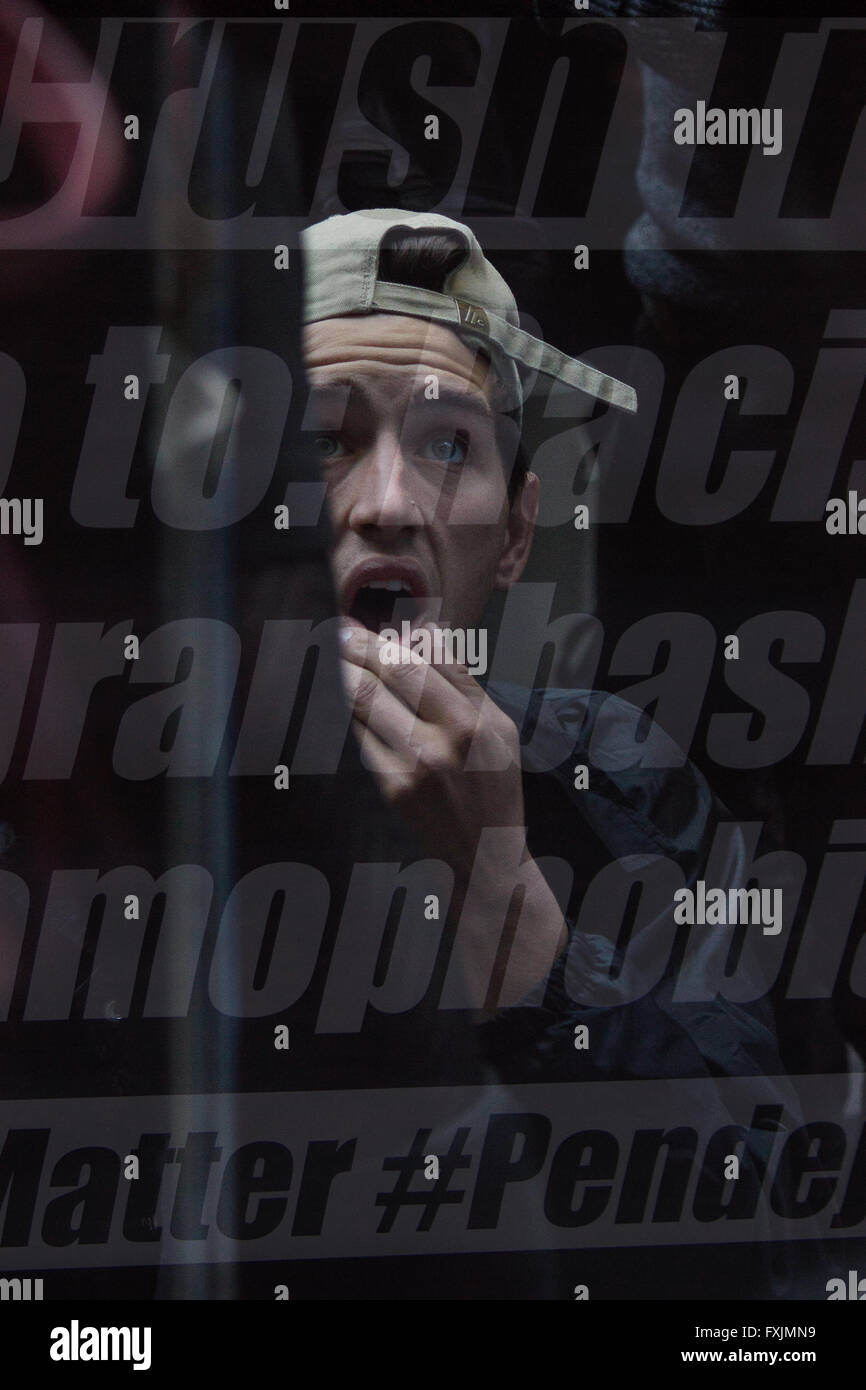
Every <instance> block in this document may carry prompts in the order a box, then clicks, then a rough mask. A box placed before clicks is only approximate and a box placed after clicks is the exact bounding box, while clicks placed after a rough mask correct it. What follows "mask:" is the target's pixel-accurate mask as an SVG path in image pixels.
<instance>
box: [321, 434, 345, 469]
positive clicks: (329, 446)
mask: <svg viewBox="0 0 866 1390" xmlns="http://www.w3.org/2000/svg"><path fill="white" fill-rule="evenodd" d="M314 447H315V450H316V453H317V454H318V456H319V460H320V462H322V463H329V462H330V461H331V459H336V458H340V457H341V456H342V454H344V453H345V450H344V448H343V442H342V440H341V439H340V436H339V435H338V434H317V435H316V436H315V440H314Z"/></svg>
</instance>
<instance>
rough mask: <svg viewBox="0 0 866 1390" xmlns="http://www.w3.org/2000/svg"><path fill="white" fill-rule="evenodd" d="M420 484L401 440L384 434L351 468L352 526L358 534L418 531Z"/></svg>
mask: <svg viewBox="0 0 866 1390" xmlns="http://www.w3.org/2000/svg"><path fill="white" fill-rule="evenodd" d="M417 485H418V480H417V478H415V477H413V474H412V470H411V468H410V467H407V464H406V460H405V459H404V457H403V452H402V449H401V447H400V440H399V438H398V437H397V436H396V435H393V434H390V433H385V432H382V433H381V434H379V435H377V436H376V439H375V440H374V441H373V443H372V444H371V446H370V448H369V449H368V450H367V452H366V453H365V455H364V457H363V458H362V459H359V460H358V461H357V462H356V463H355V465H354V467H353V469H352V487H353V495H352V502H351V505H350V507H349V516H348V521H349V525H350V526H351V527H352V529H353V530H355V531H359V532H362V531H368V530H371V529H372V530H377V531H394V532H398V531H402V530H405V529H407V528H410V529H416V528H417V527H419V526H421V525H422V524H423V522H422V513H421V507H420V505H419V503H418V500H417V498H416V496H415V492H416V490H417Z"/></svg>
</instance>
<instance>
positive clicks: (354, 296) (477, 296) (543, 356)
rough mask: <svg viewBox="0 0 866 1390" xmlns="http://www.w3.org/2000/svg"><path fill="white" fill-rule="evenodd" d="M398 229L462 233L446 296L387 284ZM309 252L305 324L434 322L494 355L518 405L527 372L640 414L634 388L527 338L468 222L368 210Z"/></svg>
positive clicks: (312, 241) (312, 230) (327, 228)
mask: <svg viewBox="0 0 866 1390" xmlns="http://www.w3.org/2000/svg"><path fill="white" fill-rule="evenodd" d="M398 228H399V229H401V230H402V229H404V228H406V229H409V230H411V231H420V232H436V231H448V232H452V233H453V232H457V233H459V235H460V236H461V237H462V239H463V241H464V242H465V246H466V254H465V256H464V258H463V260H462V261H461V262H460V263H459V264H458V265H457V266H456V268H455V269H454V270H452V271H451V272H450V273H449V274H448V275H447V276H446V278H445V284H444V288H443V289H442V291H441V292H439V291H436V290H427V289H420V288H418V287H416V286H414V285H399V284H393V283H391V282H389V281H387V280H380V279H379V253H380V250H381V249H382V243H383V241H385V239H386V238H387V237H388V236H389V234H390V233H393V232H394V231H395V229H398ZM302 245H303V249H304V265H305V286H304V322H305V323H319V322H320V321H321V320H322V319H333V318H342V317H343V316H344V315H347V314H376V313H388V314H409V315H410V316H411V317H413V318H421V319H433V320H435V321H436V322H437V323H442V324H444V325H445V326H446V327H448V328H451V329H453V330H454V331H455V332H457V333H459V334H460V335H461V337H468V338H470V339H471V340H473V341H474V342H477V343H479V344H481V345H482V346H483V347H484V348H485V349H486V350H487V352H488V353H489V355H490V356H491V358H493V359H495V361H496V365H497V368H498V370H499V373H500V376H501V377H502V379H503V381H504V383H505V385H506V388H507V389H508V391H509V395H512V394H513V397H514V403H515V404H516V405H520V404H521V403H522V400H523V389H522V386H521V377H520V369H521V368H525V369H528V370H529V371H531V372H542V373H544V375H545V376H550V377H554V378H556V379H557V380H558V381H562V382H565V383H566V384H567V385H569V386H574V387H576V388H577V389H578V390H579V391H585V392H586V393H587V394H588V395H590V396H595V397H596V398H597V399H599V400H603V401H608V402H609V403H610V404H611V405H616V406H619V407H620V409H622V410H630V411H636V410H637V395H636V393H635V390H634V388H633V387H631V386H627V385H626V384H625V383H624V382H622V381H617V379H616V377H612V376H608V375H607V373H605V372H600V371H598V370H597V369H596V368H595V367H590V366H589V364H588V363H587V362H580V361H579V360H578V359H577V358H576V357H568V356H566V354H565V353H564V352H559V351H558V350H557V349H556V348H554V347H551V345H550V344H549V343H545V342H542V340H541V339H540V338H533V337H532V335H531V334H529V333H524V332H523V330H522V329H521V327H520V316H519V314H518V312H517V302H516V300H515V298H514V295H513V294H512V293H511V290H510V289H509V287H508V285H507V283H506V281H505V280H504V279H503V278H502V276H501V275H500V274H499V271H498V270H496V269H495V268H494V267H493V266H492V265H491V263H490V261H488V259H487V257H486V256H485V254H484V252H483V251H482V249H481V246H480V244H479V242H478V238H477V237H476V236H475V234H474V233H473V232H472V231H471V230H470V229H469V227H466V226H464V225H463V223H462V222H455V221H453V220H452V219H451V218H450V217H443V216H442V215H441V214H439V213H435V212H423V213H412V212H409V213H407V212H404V211H401V210H399V209H397V208H375V209H365V210H363V211H361V212H350V213H346V214H344V215H342V216H336V217H329V218H327V219H326V220H325V221H324V222H318V223H316V225H315V226H312V227H309V228H307V230H306V231H305V232H304V233H303V238H302Z"/></svg>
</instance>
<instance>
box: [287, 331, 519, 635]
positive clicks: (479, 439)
mask: <svg viewBox="0 0 866 1390" xmlns="http://www.w3.org/2000/svg"><path fill="white" fill-rule="evenodd" d="M304 350H305V361H306V366H307V372H308V377H309V382H310V390H311V404H312V405H313V407H314V412H315V413H314V419H315V430H316V442H317V448H318V453H319V458H320V460H321V465H322V468H323V472H324V477H325V479H326V481H327V484H328V501H329V507H330V514H331V520H332V524H333V530H334V542H333V549H332V557H331V558H332V567H333V572H334V580H335V584H336V588H337V595H338V601H339V605H340V610H341V612H343V613H345V614H346V615H347V616H349V617H351V618H353V619H355V621H357V622H360V623H362V624H363V625H364V626H366V627H369V628H372V629H373V630H376V631H378V630H379V629H381V628H382V627H388V626H390V625H391V621H392V613H393V606H394V602H395V600H396V599H398V598H400V597H401V594H402V596H403V597H404V598H405V597H406V595H410V596H411V599H412V602H411V603H409V604H408V608H409V609H411V610H414V611H413V612H411V615H410V614H409V613H405V612H404V616H411V621H412V623H413V626H417V625H419V624H420V623H422V622H425V621H429V620H431V619H436V620H438V621H439V622H440V623H441V624H446V625H448V626H451V627H474V626H476V625H477V624H478V620H479V619H480V617H481V614H482V612H483V610H484V606H485V604H486V602H487V599H488V597H489V595H490V593H491V591H492V590H493V589H494V588H508V586H509V585H510V584H513V583H514V582H515V580H517V579H518V578H519V577H520V574H521V572H522V570H523V567H524V565H525V563H526V559H527V556H528V552H529V546H530V543H531V540H532V531H533V526H534V521H535V514H536V511H537V489H538V481H537V479H536V478H534V477H533V475H531V474H530V475H528V478H527V482H526V483H525V484H524V486H523V488H522V489H521V490H520V492H519V493H518V495H517V497H516V498H515V501H514V503H513V505H512V504H511V503H510V502H509V498H508V491H507V479H506V476H505V471H504V468H503V463H502V459H501V456H500V450H499V447H498V443H497V435H496V429H495V419H496V416H495V411H496V407H495V405H494V399H495V391H494V389H493V386H494V383H493V381H492V373H491V372H490V370H489V369H488V364H487V363H486V362H485V361H484V360H483V358H480V357H479V355H478V354H477V353H476V352H475V351H474V350H473V349H472V348H471V347H469V346H468V345H467V344H466V343H465V342H463V341H462V340H461V339H460V338H459V337H457V335H456V334H454V333H452V332H451V330H450V329H448V328H445V327H443V326H442V325H440V324H435V323H428V322H425V321H424V320H422V319H415V318H410V317H408V316H406V315H402V314H400V315H396V314H371V315H360V316H355V317H346V318H339V319H327V320H325V321H323V322H321V323H315V324H311V325H309V326H308V327H307V328H306V329H305V334H304ZM431 378H435V382H434V381H432V380H431ZM385 586H388V587H385ZM437 600H441V604H440V605H439V611H438V613H437V611H436V607H437V603H436V601H437ZM401 611H404V610H403V609H402V608H401Z"/></svg>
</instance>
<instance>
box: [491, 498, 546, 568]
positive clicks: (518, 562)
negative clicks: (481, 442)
mask: <svg viewBox="0 0 866 1390" xmlns="http://www.w3.org/2000/svg"><path fill="white" fill-rule="evenodd" d="M537 516H538V478H537V477H536V476H535V474H534V473H527V475H526V477H525V478H524V480H523V486H522V487H521V488H520V490H519V492H518V493H517V496H516V497H515V498H514V501H513V502H512V503H511V507H510V509H509V512H508V525H507V528H506V532H505V539H504V542H503V546H502V554H501V555H500V557H499V563H498V565H497V566H496V577H495V579H494V583H493V587H494V588H495V589H510V588H511V585H512V584H516V583H517V581H518V579H519V578H520V576H521V575H522V573H523V571H524V568H525V566H526V562H527V560H528V559H529V550H530V547H531V545H532V537H533V536H534V534H535V519H536V517H537Z"/></svg>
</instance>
